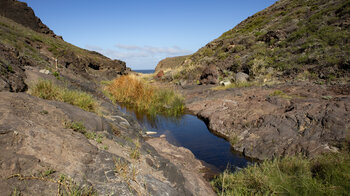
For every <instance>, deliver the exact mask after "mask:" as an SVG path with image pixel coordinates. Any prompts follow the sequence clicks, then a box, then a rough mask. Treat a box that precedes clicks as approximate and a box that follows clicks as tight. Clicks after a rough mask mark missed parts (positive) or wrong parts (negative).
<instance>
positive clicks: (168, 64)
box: [156, 55, 188, 72]
mask: <svg viewBox="0 0 350 196" xmlns="http://www.w3.org/2000/svg"><path fill="white" fill-rule="evenodd" d="M187 57H188V55H187V56H177V57H169V58H166V59H163V60H161V61H159V63H158V64H157V66H156V72H158V71H160V70H168V69H176V67H179V66H181V64H182V63H183V62H184V61H185V59H186V58H187Z"/></svg>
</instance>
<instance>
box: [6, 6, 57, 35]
mask: <svg viewBox="0 0 350 196" xmlns="http://www.w3.org/2000/svg"><path fill="white" fill-rule="evenodd" d="M0 15H1V16H4V17H6V18H9V19H11V20H13V21H15V22H17V23H19V24H21V25H23V26H25V27H28V28H31V29H32V30H34V31H36V32H39V33H44V34H47V35H51V36H53V37H57V36H56V35H55V33H54V32H53V31H52V30H51V29H49V28H48V27H47V26H46V25H45V24H43V23H42V22H41V20H40V19H39V18H38V17H36V16H35V14H34V11H33V10H32V8H30V7H28V5H27V4H26V3H24V2H20V1H17V0H1V1H0Z"/></svg>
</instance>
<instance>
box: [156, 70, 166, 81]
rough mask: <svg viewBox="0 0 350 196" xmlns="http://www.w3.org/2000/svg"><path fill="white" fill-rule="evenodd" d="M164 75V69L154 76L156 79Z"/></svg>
mask: <svg viewBox="0 0 350 196" xmlns="http://www.w3.org/2000/svg"><path fill="white" fill-rule="evenodd" d="M163 76H164V71H163V70H160V71H159V72H158V73H157V75H156V76H155V77H154V78H155V79H160V78H162V77H163Z"/></svg>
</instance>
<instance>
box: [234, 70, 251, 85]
mask: <svg viewBox="0 0 350 196" xmlns="http://www.w3.org/2000/svg"><path fill="white" fill-rule="evenodd" d="M248 78H249V75H248V74H246V73H243V72H238V73H237V74H236V76H235V81H236V83H243V82H247V80H248Z"/></svg>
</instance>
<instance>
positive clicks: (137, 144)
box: [130, 140, 141, 160]
mask: <svg viewBox="0 0 350 196" xmlns="http://www.w3.org/2000/svg"><path fill="white" fill-rule="evenodd" d="M133 143H134V144H135V148H132V149H131V152H130V158H132V159H136V160H138V159H139V158H140V148H141V143H140V140H136V141H135V142H133Z"/></svg>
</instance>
